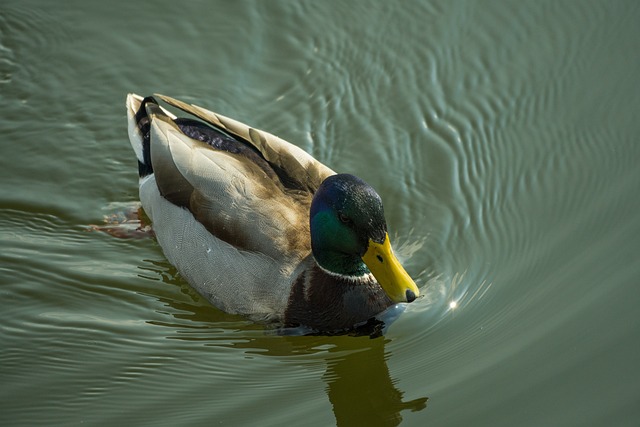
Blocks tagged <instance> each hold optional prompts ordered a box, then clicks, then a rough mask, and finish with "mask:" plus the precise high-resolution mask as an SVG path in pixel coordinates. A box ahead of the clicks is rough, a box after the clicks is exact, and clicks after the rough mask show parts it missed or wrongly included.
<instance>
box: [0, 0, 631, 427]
mask: <svg viewBox="0 0 640 427" xmlns="http://www.w3.org/2000/svg"><path fill="white" fill-rule="evenodd" d="M54 3H55V4H54ZM639 22H640V3H639V2H637V1H633V0H631V1H600V0H598V1H586V0H585V1H579V2H578V1H555V0H553V1H522V2H521V1H518V2H514V1H482V2H466V1H460V2H454V1H451V2H449V1H440V2H427V1H423V2H381V1H359V2H338V1H329V2H316V1H280V2H248V1H241V2H224V1H195V0H193V1H185V2H173V1H166V0H161V1H154V2H147V3H143V2H131V1H123V0H113V1H109V2H105V1H100V2H98V1H78V0H65V1H64V2H51V1H48V0H47V1H45V0H4V1H3V2H2V6H1V8H0V100H1V102H0V133H1V137H0V138H1V139H0V147H1V156H0V183H1V184H0V244H1V247H2V251H1V252H0V313H1V314H0V342H1V344H0V346H1V347H0V384H2V385H1V386H0V425H6V426H9V425H29V426H32V425H78V424H81V423H82V424H84V425H118V424H120V425H140V426H143V425H149V426H177V425H218V424H219V425H230V426H236V425H261V426H282V425H305V426H327V425H340V426H352V425H367V426H369V425H383V426H389V425H398V424H402V425H407V426H424V425H435V426H449V425H451V426H462V425H468V426H470V425H474V426H479V425H483V426H484V425H486V426H515V425H517V426H526V425H531V426H543V425H563V426H570V425H575V426H584V425H603V426H609V425H616V426H624V425H629V426H632V425H637V422H638V419H639V418H640V367H639V365H638V361H639V360H640V315H639V311H638V303H639V302H640V286H639V285H640V243H638V239H639V238H640V215H638V212H639V211H640V197H639V190H640V168H639V167H638V161H639V160H640V141H639V139H638V138H639V137H638V135H640V84H639V80H638V76H640V54H639V52H640V26H639V25H638V23H639ZM128 92H136V93H140V94H151V93H154V92H160V93H165V94H167V95H170V96H174V97H177V98H181V99H184V100H187V101H189V102H194V103H197V104H199V105H202V106H204V107H206V108H209V109H211V110H214V111H217V112H220V113H222V114H224V115H226V116H229V117H234V118H237V119H238V120H241V121H243V122H245V123H248V124H250V125H252V126H255V127H257V128H260V129H264V130H266V131H269V132H271V133H274V134H276V135H278V136H280V137H282V138H284V139H286V140H289V141H291V142H293V143H295V144H297V145H299V146H300V147H302V148H303V149H304V150H306V151H308V152H309V153H311V154H313V155H314V156H315V157H316V158H318V159H319V160H320V161H322V162H324V163H325V164H327V165H328V166H329V167H331V168H333V169H334V170H336V171H339V172H349V173H353V174H355V175H358V176H360V177H361V178H363V179H365V180H366V181H368V182H369V183H370V184H371V185H372V186H373V187H374V188H376V189H377V190H378V192H379V193H380V194H381V196H382V198H383V201H384V204H385V211H386V215H387V221H388V224H389V228H390V234H391V236H392V237H393V241H394V242H395V245H396V246H398V252H399V254H400V256H401V258H402V259H403V260H404V264H405V266H406V268H407V270H408V272H409V273H410V274H411V275H412V276H413V277H414V278H415V279H416V282H417V283H418V285H419V286H420V288H421V292H422V293H423V294H424V297H423V298H421V299H419V300H418V301H416V302H414V303H413V304H410V305H409V306H407V308H406V310H405V312H404V313H402V315H401V316H400V317H399V318H398V319H397V320H396V321H395V322H394V323H393V324H391V325H390V326H389V328H388V330H387V332H386V334H385V335H384V336H383V337H379V338H373V339H372V338H369V337H367V336H364V337H353V336H338V337H302V336H297V337H296V336H278V335H275V334H273V333H271V332H270V331H269V330H267V329H265V328H264V327H263V326H261V325H257V324H254V323H251V322H249V321H247V320H246V319H244V318H242V317H239V316H232V315H228V314H225V313H222V312H220V311H219V310H217V309H215V308H213V307H212V306H210V305H209V304H208V303H207V302H206V301H204V300H203V299H202V298H200V297H199V296H198V295H197V294H196V293H195V292H194V291H193V290H192V289H191V288H190V287H189V285H188V284H187V283H186V282H185V281H184V280H183V279H182V278H181V277H180V276H179V275H178V274H177V272H176V270H175V269H174V268H173V267H172V266H171V265H170V264H168V262H167V261H166V259H165V257H164V256H163V254H162V252H161V250H160V248H159V246H158V245H157V243H156V242H155V240H153V238H150V237H148V236H138V237H140V238H133V237H129V238H120V237H117V236H113V235H112V234H109V233H105V232H101V231H95V230H94V229H93V228H92V226H93V225H103V224H104V218H105V217H109V216H110V215H119V214H121V213H122V212H125V211H126V210H127V209H129V208H130V207H131V206H135V203H136V202H137V200H138V194H137V171H136V160H135V157H134V154H133V152H132V150H131V148H130V146H129V142H128V138H127V128H126V112H125V108H124V101H125V96H126V94H127V93H128ZM427 399H428V400H427Z"/></svg>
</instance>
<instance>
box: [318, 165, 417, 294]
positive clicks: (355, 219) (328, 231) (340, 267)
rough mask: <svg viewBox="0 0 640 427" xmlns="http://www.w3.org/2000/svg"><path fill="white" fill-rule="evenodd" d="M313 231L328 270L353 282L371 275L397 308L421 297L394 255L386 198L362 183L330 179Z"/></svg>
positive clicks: (338, 177) (343, 176) (320, 260)
mask: <svg viewBox="0 0 640 427" xmlns="http://www.w3.org/2000/svg"><path fill="white" fill-rule="evenodd" d="M310 228H311V249H312V251H313V256H314V258H315V260H316V262H317V263H318V264H319V265H320V266H321V267H322V268H324V269H325V270H328V271H329V272H331V273H334V274H338V275H343V276H353V277H358V276H363V275H365V274H367V273H369V272H371V273H372V274H373V276H374V277H375V278H376V280H377V281H378V283H379V284H380V286H382V289H383V290H384V291H385V293H386V294H387V296H388V297H389V298H390V299H391V301H393V302H395V303H397V302H412V301H413V300H415V299H416V297H417V296H418V295H419V294H420V291H419V290H418V287H417V286H416V284H415V282H414V281H413V279H411V277H410V276H409V274H408V273H407V272H406V271H405V269H404V268H403V267H402V265H401V264H400V262H399V261H398V259H397V258H396V256H395V255H394V254H393V251H392V249H391V243H390V242H389V235H388V233H387V222H386V220H385V218H384V210H383V208H382V200H381V199H380V196H379V195H378V193H376V191H375V190H374V189H373V188H372V187H371V186H370V185H369V184H367V183H366V182H364V181H363V180H361V179H360V178H358V177H355V176H353V175H349V174H337V175H332V176H330V177H328V178H326V179H325V180H324V181H323V182H322V184H321V185H320V187H319V188H318V190H317V191H316V193H315V195H314V197H313V201H312V203H311V211H310Z"/></svg>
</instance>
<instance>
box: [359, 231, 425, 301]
mask: <svg viewBox="0 0 640 427" xmlns="http://www.w3.org/2000/svg"><path fill="white" fill-rule="evenodd" d="M362 260H363V261H364V263H365V264H367V267H368V268H369V271H371V273H372V274H373V276H374V277H375V278H376V280H377V281H378V283H380V286H382V289H384V291H385V292H386V294H387V295H388V296H389V298H390V299H391V301H393V302H412V301H413V300H415V299H416V298H417V297H418V296H419V295H420V291H419V290H418V286H416V283H415V282H414V281H413V279H412V278H411V276H409V274H408V273H407V272H406V271H405V269H404V268H403V267H402V265H401V264H400V261H398V259H397V258H396V256H395V255H394V254H393V251H392V250H391V243H390V242H389V234H385V236H384V241H383V242H382V243H376V242H374V241H373V240H371V239H369V247H368V248H367V252H365V254H364V255H363V256H362Z"/></svg>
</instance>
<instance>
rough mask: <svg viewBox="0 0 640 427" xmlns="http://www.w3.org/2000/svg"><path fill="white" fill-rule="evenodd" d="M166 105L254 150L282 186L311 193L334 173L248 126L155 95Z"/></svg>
mask: <svg viewBox="0 0 640 427" xmlns="http://www.w3.org/2000/svg"><path fill="white" fill-rule="evenodd" d="M156 96H157V97H158V98H160V99H162V100H163V101H164V102H166V103H167V104H169V105H171V106H173V107H176V108H178V109H180V110H182V111H185V112H187V113H189V114H192V115H194V116H196V117H198V118H199V119H201V120H203V121H205V122H206V123H208V124H210V125H211V126H213V127H215V128H217V129H220V130H222V131H224V132H226V133H229V134H231V135H233V136H235V137H236V138H238V139H240V140H241V141H244V142H246V143H248V144H250V145H251V146H253V147H255V148H256V149H257V150H258V151H259V152H260V154H261V155H262V156H263V157H264V159H265V160H266V161H267V162H269V163H270V164H271V165H272V166H273V169H274V170H275V171H276V173H278V175H279V176H280V177H281V180H282V181H283V183H284V184H285V185H288V186H291V187H293V188H299V189H303V190H306V191H310V192H311V193H314V192H315V190H316V189H317V188H318V187H319V186H320V184H321V183H322V181H324V180H325V178H327V177H328V176H330V175H334V174H335V172H334V171H332V170H331V169H330V168H328V167H327V166H325V165H324V164H322V163H320V162H319V161H317V160H316V159H315V158H313V157H312V156H311V155H309V154H308V153H306V152H305V151H304V150H302V149H301V148H299V147H297V146H295V145H293V144H290V143H289V142H287V141H285V140H283V139H280V138H278V137H277V136H275V135H272V134H270V133H268V132H264V131H262V130H259V129H255V128H252V127H250V126H247V125H246V124H244V123H241V122H239V121H237V120H233V119H231V118H228V117H225V116H223V115H221V114H218V113H214V112H212V111H209V110H207V109H205V108H202V107H199V106H197V105H192V104H187V103H185V102H182V101H180V100H177V99H175V98H171V97H168V96H165V95H160V94H157V95H156Z"/></svg>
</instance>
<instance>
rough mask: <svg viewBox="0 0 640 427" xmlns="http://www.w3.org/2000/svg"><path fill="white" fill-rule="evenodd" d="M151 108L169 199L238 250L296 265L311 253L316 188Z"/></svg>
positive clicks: (162, 187)
mask: <svg viewBox="0 0 640 427" xmlns="http://www.w3.org/2000/svg"><path fill="white" fill-rule="evenodd" d="M146 110H147V114H148V115H149V118H150V123H151V125H150V141H151V163H152V165H153V170H154V176H155V181H156V184H157V187H158V189H159V191H160V193H161V194H162V195H163V196H164V197H165V198H166V199H167V200H169V201H170V202H172V203H174V204H176V205H177V206H180V207H183V208H186V209H188V210H189V211H190V212H191V214H192V215H193V217H194V219H195V220H196V221H198V222H199V223H201V224H202V225H203V226H204V227H205V228H206V229H207V231H208V232H209V233H210V234H211V235H213V236H215V237H216V238H218V239H221V240H224V241H225V242H227V243H229V244H230V245H232V246H234V247H235V248H237V249H239V250H243V251H251V252H258V253H261V254H264V255H267V256H269V257H271V258H272V259H274V260H277V261H278V262H280V263H283V264H286V265H291V266H292V267H293V265H295V264H297V262H299V260H300V259H302V258H304V257H305V256H307V255H308V253H309V252H310V234H309V206H310V203H311V198H312V196H313V194H312V192H310V191H302V190H299V189H291V188H288V187H287V186H285V185H284V184H283V182H282V181H281V180H280V179H279V177H278V175H277V174H276V173H275V172H274V171H273V170H272V169H270V168H269V164H268V162H266V161H265V160H263V159H262V158H260V157H259V156H256V155H253V156H252V155H249V154H247V153H237V152H233V151H228V150H224V149H215V148H214V147H212V146H211V145H209V144H207V143H204V142H202V141H199V140H197V139H193V138H192V137H190V136H188V135H187V134H185V132H184V127H182V128H181V127H180V126H179V125H178V124H177V123H176V120H174V119H172V118H171V117H170V116H168V115H166V114H165V113H164V111H162V109H160V108H159V107H158V106H157V105H156V104H151V103H149V104H147V106H146ZM176 226H177V227H179V225H176Z"/></svg>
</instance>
